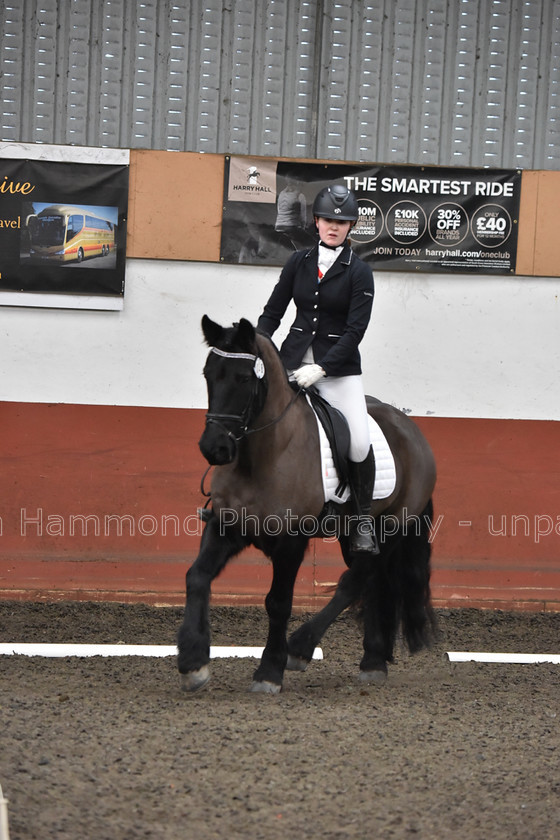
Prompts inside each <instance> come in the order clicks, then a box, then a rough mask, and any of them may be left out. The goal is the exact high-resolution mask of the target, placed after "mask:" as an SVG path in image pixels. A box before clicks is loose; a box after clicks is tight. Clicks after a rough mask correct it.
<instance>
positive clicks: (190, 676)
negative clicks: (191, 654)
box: [181, 665, 210, 694]
mask: <svg viewBox="0 0 560 840" xmlns="http://www.w3.org/2000/svg"><path fill="white" fill-rule="evenodd" d="M209 679H210V668H209V667H208V665H203V666H202V668H199V669H198V671H189V672H188V673H186V674H182V675H181V688H182V689H183V691H187V692H188V693H189V694H193V693H194V692H195V691H200V690H201V689H203V688H204V686H205V685H206V683H207V682H208V680H209Z"/></svg>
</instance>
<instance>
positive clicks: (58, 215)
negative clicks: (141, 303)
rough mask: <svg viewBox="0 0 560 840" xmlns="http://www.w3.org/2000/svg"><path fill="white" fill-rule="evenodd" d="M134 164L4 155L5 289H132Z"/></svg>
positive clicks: (0, 239) (1, 229)
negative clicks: (128, 265) (128, 276)
mask: <svg viewBox="0 0 560 840" xmlns="http://www.w3.org/2000/svg"><path fill="white" fill-rule="evenodd" d="M127 206H128V166H125V165H123V166H121V165H105V164H89V163H62V162H59V161H45V160H13V159H4V158H2V159H0V243H1V244H0V289H3V290H12V291H14V290H16V291H22V292H58V293H72V294H84V295H111V296H119V297H122V296H123V295H124V274H125V257H126V216H127Z"/></svg>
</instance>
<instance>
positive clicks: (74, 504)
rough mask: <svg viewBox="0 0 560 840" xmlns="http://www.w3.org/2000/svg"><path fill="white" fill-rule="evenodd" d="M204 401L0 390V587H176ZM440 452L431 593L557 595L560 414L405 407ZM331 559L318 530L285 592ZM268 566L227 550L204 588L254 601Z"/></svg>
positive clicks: (148, 595)
mask: <svg viewBox="0 0 560 840" xmlns="http://www.w3.org/2000/svg"><path fill="white" fill-rule="evenodd" d="M203 414H204V412H203V411H194V410H180V409H165V408H133V407H118V406H84V405H58V404H57V405H45V404H35V403H34V404H27V403H0V418H1V421H2V422H1V428H2V440H1V441H0V470H1V473H0V474H1V487H2V492H1V496H0V597H2V598H29V599H35V600H54V599H57V600H59V599H60V600H61V599H73V600H82V599H87V600H119V601H134V600H137V601H145V602H148V603H158V604H180V603H182V602H183V597H184V596H183V590H184V573H185V571H186V568H187V567H188V565H189V563H190V562H191V561H192V560H193V559H194V557H195V556H196V553H197V548H198V543H199V539H200V529H201V525H200V523H199V520H198V518H197V515H196V510H197V508H198V507H199V506H200V505H201V504H203V503H204V498H203V497H202V495H201V493H200V481H201V478H202V475H203V473H204V470H205V468H206V463H205V461H204V460H203V458H202V456H201V455H200V453H199V451H198V446H197V441H198V438H199V436H200V433H201V431H202V423H203ZM417 422H418V424H419V425H420V427H421V428H422V430H423V432H424V433H425V434H426V436H427V438H428V440H429V441H430V443H431V445H432V447H433V449H434V453H435V456H436V461H437V465H438V484H437V488H436V494H435V499H434V501H435V515H436V522H435V530H436V533H435V536H434V541H433V548H434V553H433V582H432V590H433V596H434V602H435V604H436V605H437V606H444V605H447V606H486V607H493V608H495V607H500V608H505V609H508V608H515V609H538V610H558V609H560V551H559V548H560V466H559V463H558V461H559V459H558V452H559V450H560V423H557V422H539V421H516V420H468V419H447V418H417ZM342 570H343V565H342V563H341V560H340V556H339V553H338V549H337V547H336V544H335V545H333V544H329V543H327V542H325V541H322V540H316V541H314V543H313V544H312V546H311V549H310V551H309V553H308V556H307V558H306V560H305V562H304V565H303V567H302V570H301V573H300V576H299V579H298V585H297V590H296V606H297V607H301V608H314V607H315V606H317V605H318V604H319V603H320V602H321V601H322V600H323V599H324V598H325V597H326V595H327V594H328V591H329V588H330V586H331V585H332V584H333V583H335V582H336V580H337V578H338V576H339V575H340V573H341V571H342ZM269 582H270V566H269V564H268V562H267V561H266V560H265V559H264V558H262V556H261V555H260V554H258V553H257V552H255V551H248V552H246V553H245V554H243V555H242V556H241V557H239V558H237V559H236V560H234V561H232V563H231V564H230V565H229V566H228V567H227V569H226V570H225V572H224V573H223V575H222V576H221V577H220V578H219V579H218V580H217V581H216V582H215V584H214V587H213V593H214V601H215V602H216V603H237V604H251V603H258V604H261V603H262V602H263V597H264V594H265V593H266V591H267V588H268V585H269Z"/></svg>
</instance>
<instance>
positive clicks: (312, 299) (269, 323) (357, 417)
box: [258, 184, 379, 554]
mask: <svg viewBox="0 0 560 840" xmlns="http://www.w3.org/2000/svg"><path fill="white" fill-rule="evenodd" d="M313 216H314V219H315V225H316V227H317V231H318V233H319V242H318V244H317V245H315V246H314V247H313V248H311V249H305V250H302V251H296V252H295V253H294V254H293V255H292V256H291V257H290V258H289V260H288V262H287V263H286V265H285V266H284V268H283V270H282V272H281V274H280V278H279V280H278V283H277V284H276V286H275V288H274V289H273V291H272V294H271V296H270V298H269V300H268V303H267V304H266V306H265V307H264V310H263V313H262V315H261V316H260V318H259V321H258V327H259V329H261V330H262V331H263V332H265V333H267V334H268V335H270V336H272V335H273V334H274V332H275V330H276V329H277V328H278V326H279V324H280V321H281V320H282V317H283V316H284V313H285V312H286V309H287V307H288V305H289V303H290V302H291V300H293V301H294V303H295V305H296V310H297V311H296V317H295V320H294V322H293V324H292V326H291V328H290V332H289V334H288V336H287V338H286V340H285V341H284V342H283V344H282V347H281V348H280V355H281V357H282V360H283V362H284V364H285V366H286V368H287V369H288V371H290V372H292V375H293V377H294V378H295V380H296V382H297V384H298V385H299V386H300V387H302V388H310V387H311V386H312V385H315V387H316V388H317V390H318V391H319V393H320V394H321V396H323V397H324V398H325V399H326V400H327V402H329V403H330V404H331V405H333V406H334V407H335V408H337V409H338V410H339V411H340V412H341V413H342V414H343V415H344V416H345V418H346V420H347V422H348V426H349V428H350V453H349V456H350V464H349V477H350V485H351V491H352V499H353V503H354V509H355V513H356V514H357V516H355V517H353V522H352V527H351V530H350V551H351V552H353V553H355V552H369V553H371V554H378V553H379V547H378V544H377V539H376V537H375V531H374V527H373V520H372V518H371V502H372V497H373V485H374V481H375V461H374V457H373V451H372V448H371V444H370V436H369V426H368V415H367V408H366V401H365V395H364V389H363V385H362V377H361V372H362V370H361V359H360V353H359V350H358V345H359V344H360V342H361V340H362V338H363V336H364V333H365V331H366V328H367V326H368V323H369V320H370V317H371V309H372V306H373V295H374V284H373V273H372V270H371V268H370V267H369V266H368V265H367V264H366V263H365V262H363V261H362V260H361V259H359V257H357V256H356V255H355V254H354V252H353V251H352V249H351V247H350V242H349V239H348V235H349V233H350V230H351V229H352V227H353V226H354V225H355V224H356V222H357V220H358V202H357V200H356V196H355V195H354V193H353V192H351V191H350V190H349V189H347V188H346V187H345V186H342V185H341V184H333V185H331V186H330V187H325V188H324V189H322V190H321V191H320V192H319V193H318V195H317V196H316V198H315V201H314V202H313Z"/></svg>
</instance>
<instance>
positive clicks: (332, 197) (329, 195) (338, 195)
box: [313, 184, 358, 222]
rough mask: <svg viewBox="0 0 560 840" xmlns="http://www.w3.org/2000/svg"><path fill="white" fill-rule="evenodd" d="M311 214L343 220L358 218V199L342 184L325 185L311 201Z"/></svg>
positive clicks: (353, 220)
mask: <svg viewBox="0 0 560 840" xmlns="http://www.w3.org/2000/svg"><path fill="white" fill-rule="evenodd" d="M313 215H314V216H321V217H322V218H323V219H340V220H341V221H343V222H356V221H357V220H358V201H357V199H356V196H355V195H354V193H353V192H352V190H349V189H348V187H345V186H343V184H333V185H332V186H330V187H325V188H324V189H322V190H321V192H320V193H318V194H317V196H316V198H315V201H314V202H313Z"/></svg>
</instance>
